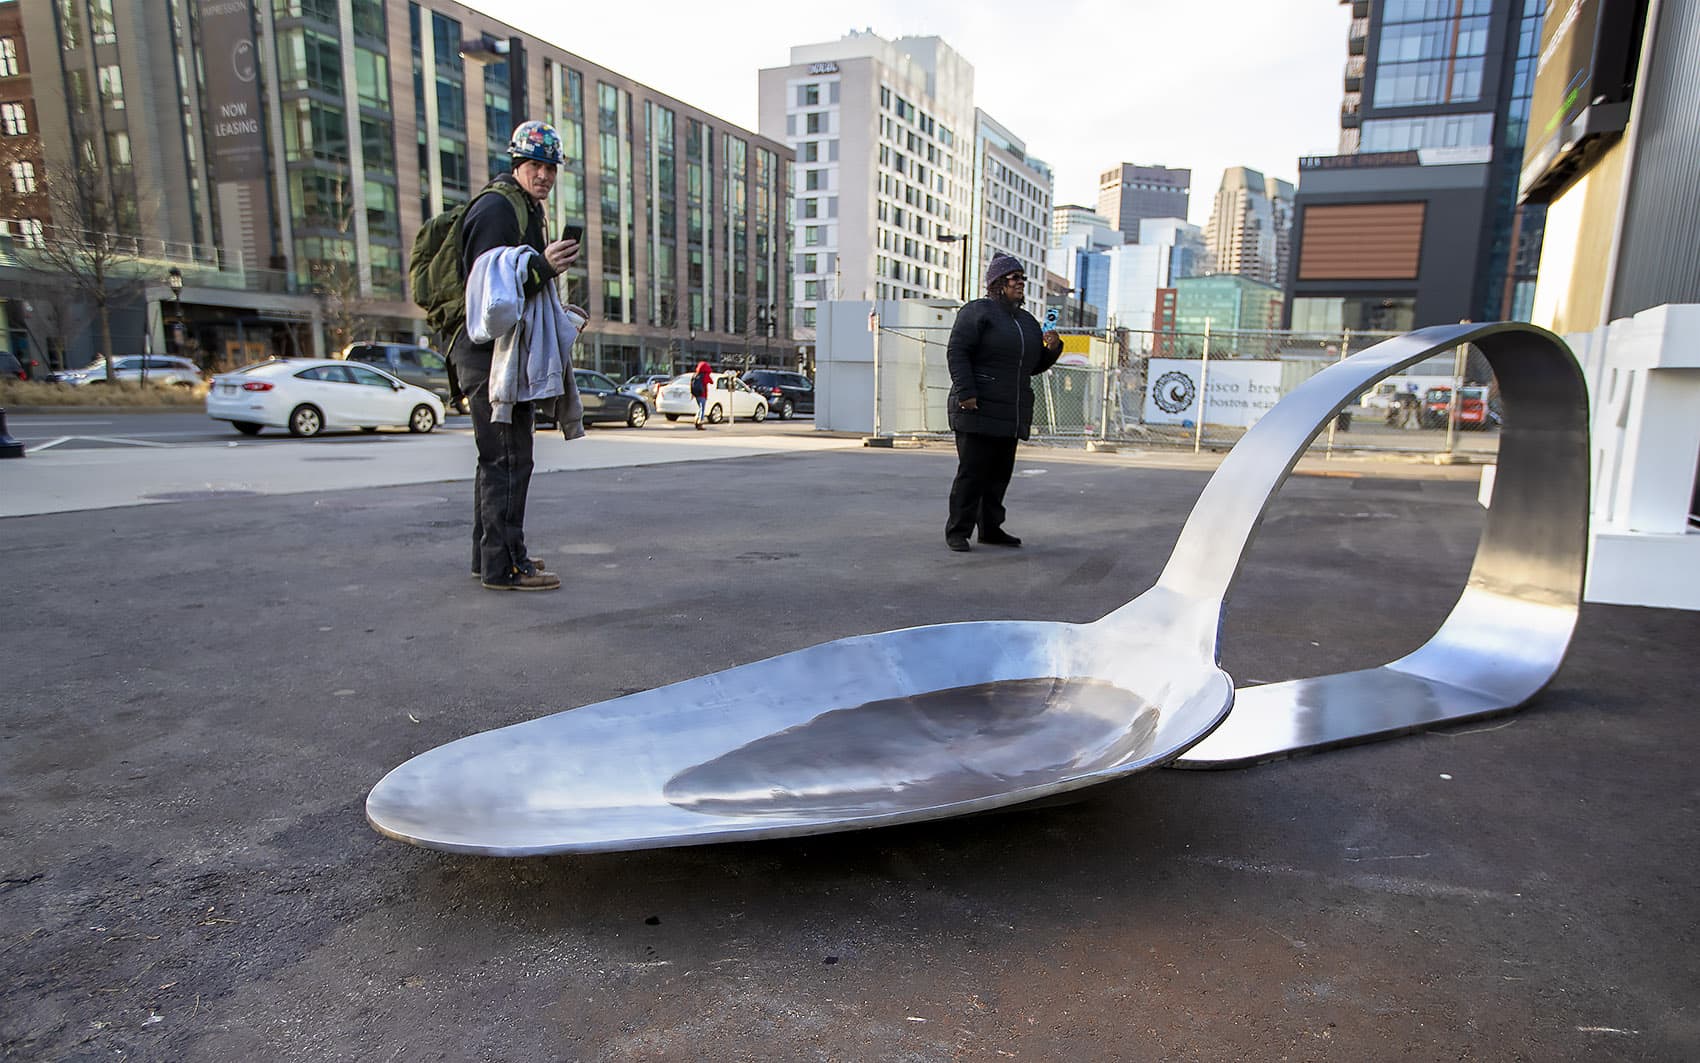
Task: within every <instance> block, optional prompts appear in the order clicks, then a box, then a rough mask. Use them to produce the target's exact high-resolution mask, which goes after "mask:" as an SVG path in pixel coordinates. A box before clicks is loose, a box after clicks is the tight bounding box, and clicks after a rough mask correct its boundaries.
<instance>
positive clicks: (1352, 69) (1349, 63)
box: [1346, 55, 1364, 92]
mask: <svg viewBox="0 0 1700 1063" xmlns="http://www.w3.org/2000/svg"><path fill="white" fill-rule="evenodd" d="M1363 88H1364V57H1363V56H1361V55H1354V56H1352V57H1351V58H1350V59H1348V60H1346V91H1347V92H1362V91H1363Z"/></svg>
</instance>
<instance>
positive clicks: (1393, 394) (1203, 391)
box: [874, 323, 1500, 460]
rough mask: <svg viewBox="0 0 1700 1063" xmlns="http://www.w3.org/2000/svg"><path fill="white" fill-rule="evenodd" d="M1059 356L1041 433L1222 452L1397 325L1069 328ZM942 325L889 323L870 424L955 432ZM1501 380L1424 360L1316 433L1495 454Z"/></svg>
mask: <svg viewBox="0 0 1700 1063" xmlns="http://www.w3.org/2000/svg"><path fill="white" fill-rule="evenodd" d="M1057 331H1058V332H1059V334H1061V336H1062V338H1063V353H1062V355H1061V357H1060V358H1059V360H1058V363H1057V365H1056V366H1055V367H1053V368H1052V369H1051V370H1050V371H1048V372H1046V373H1042V374H1040V375H1039V376H1037V377H1035V378H1033V381H1032V384H1033V393H1034V411H1033V439H1034V441H1035V442H1042V443H1049V444H1053V445H1062V446H1067V445H1074V446H1084V445H1086V444H1087V443H1088V442H1091V443H1093V444H1096V445H1117V446H1120V445H1126V446H1129V447H1150V448H1170V449H1177V450H1192V451H1200V450H1225V449H1227V448H1229V447H1231V446H1233V445H1234V444H1235V443H1236V442H1238V441H1239V439H1240V437H1241V436H1243V435H1244V434H1245V432H1246V430H1247V429H1248V428H1250V427H1251V426H1252V425H1253V424H1256V423H1257V420H1258V419H1259V418H1260V417H1261V416H1262V415H1263V414H1264V413H1265V412H1266V411H1268V410H1269V409H1270V408H1271V407H1273V406H1274V405H1275V403H1277V402H1279V401H1280V400H1281V398H1282V397H1283V396H1285V395H1286V394H1287V393H1288V392H1290V391H1292V390H1293V389H1294V388H1296V387H1298V386H1299V385H1300V384H1302V383H1303V382H1304V381H1306V380H1308V379H1309V378H1310V377H1312V376H1314V375H1315V374H1317V373H1319V372H1321V371H1322V370H1323V369H1325V368H1327V367H1328V366H1330V365H1332V364H1334V363H1335V362H1338V361H1340V360H1341V359H1342V358H1345V357H1347V356H1349V355H1351V354H1355V353H1357V352H1359V351H1361V350H1364V349H1366V348H1369V347H1372V346H1374V345H1375V344H1377V343H1380V342H1381V341H1382V340H1385V339H1388V338H1390V337H1392V336H1394V335H1397V333H1383V332H1353V331H1341V332H1338V333H1331V334H1321V333H1314V332H1293V331H1235V330H1222V331H1201V332H1187V331H1163V332H1154V331H1150V330H1139V329H1110V330H1096V331H1092V330H1084V329H1070V328H1061V329H1058V330H1057ZM949 339H950V329H949V327H948V326H945V325H933V326H920V325H915V326H903V325H886V324H884V323H881V324H879V326H878V329H877V335H876V336H875V343H874V363H875V387H874V393H875V395H876V397H877V398H876V407H875V412H874V434H875V435H886V436H907V437H932V436H940V437H942V436H944V435H947V434H948V433H949V431H950V426H949V419H948V414H947V410H946V405H947V400H948V397H949V393H950V370H949V367H948V365H947V364H946V350H947V346H948V343H949ZM1499 424H1500V409H1499V401H1498V390H1497V388H1496V387H1495V386H1494V382H1493V379H1492V374H1491V372H1490V371H1489V370H1488V368H1487V364H1486V361H1485V360H1484V359H1482V358H1481V356H1480V354H1479V353H1476V352H1474V351H1473V350H1471V349H1469V348H1467V347H1466V348H1462V349H1459V350H1457V351H1454V352H1448V353H1446V354H1443V355H1440V356H1437V357H1435V358H1431V359H1428V360H1427V361H1424V362H1423V363H1421V364H1419V365H1416V366H1413V367H1411V368H1410V369H1409V370H1407V371H1406V372H1405V373H1402V374H1400V375H1397V376H1394V377H1390V378H1388V379H1387V380H1385V381H1383V382H1381V383H1380V384H1378V385H1376V386H1375V387H1374V388H1373V389H1371V390H1370V391H1369V392H1367V393H1365V394H1362V395H1360V396H1358V398H1357V401H1356V402H1355V403H1353V404H1350V405H1348V406H1347V407H1346V408H1345V409H1344V410H1343V411H1342V412H1341V414H1340V416H1339V417H1337V418H1335V420H1334V421H1333V422H1332V423H1331V424H1330V425H1329V426H1328V428H1327V429H1326V430H1325V431H1323V432H1322V433H1321V434H1320V435H1319V436H1318V437H1317V439H1316V441H1315V442H1314V443H1313V444H1312V447H1313V448H1319V449H1322V450H1325V451H1332V450H1355V451H1387V452H1396V453H1410V454H1451V455H1456V456H1458V457H1459V458H1461V459H1465V460H1491V459H1492V456H1493V455H1494V454H1496V453H1497V450H1498V436H1499V433H1498V431H1497V429H1498V427H1499Z"/></svg>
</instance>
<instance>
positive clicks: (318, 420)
mask: <svg viewBox="0 0 1700 1063" xmlns="http://www.w3.org/2000/svg"><path fill="white" fill-rule="evenodd" d="M324 430H325V415H324V414H322V413H320V412H319V408H318V407H317V406H306V405H302V406H297V407H295V409H294V410H292V411H290V414H289V434H290V435H292V436H316V435H318V434H319V433H320V432H322V431H324Z"/></svg>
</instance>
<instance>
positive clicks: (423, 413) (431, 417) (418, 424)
mask: <svg viewBox="0 0 1700 1063" xmlns="http://www.w3.org/2000/svg"><path fill="white" fill-rule="evenodd" d="M435 427H437V411H435V410H433V409H431V407H429V406H415V407H414V408H413V416H412V417H409V418H408V419H407V430H408V431H409V432H418V433H420V434H424V433H426V432H429V431H431V430H432V429H433V428H435Z"/></svg>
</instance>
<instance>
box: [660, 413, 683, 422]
mask: <svg viewBox="0 0 1700 1063" xmlns="http://www.w3.org/2000/svg"><path fill="white" fill-rule="evenodd" d="M662 416H663V417H665V418H667V419H668V420H669V421H677V420H678V419H679V415H678V414H676V413H664V414H662Z"/></svg>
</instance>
